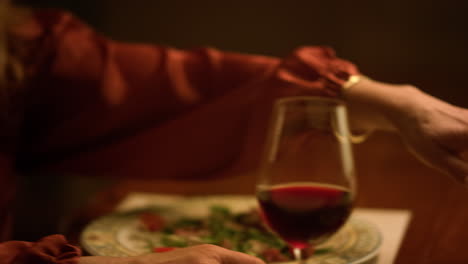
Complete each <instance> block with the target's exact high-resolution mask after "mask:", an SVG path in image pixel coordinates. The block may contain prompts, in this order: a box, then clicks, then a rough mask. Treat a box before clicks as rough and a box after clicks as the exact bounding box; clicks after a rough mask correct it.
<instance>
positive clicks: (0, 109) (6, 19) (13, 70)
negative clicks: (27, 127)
mask: <svg viewBox="0 0 468 264" xmlns="http://www.w3.org/2000/svg"><path fill="white" fill-rule="evenodd" d="M26 14H27V11H26V9H24V8H18V7H14V6H12V5H11V4H10V3H9V1H7V0H0V115H1V117H3V118H5V115H8V109H9V108H10V104H11V103H12V102H10V98H11V96H12V95H13V94H15V93H17V92H18V91H17V89H19V87H20V86H21V83H22V82H23V80H24V70H23V67H22V65H21V63H20V58H19V56H20V54H19V53H20V52H19V50H20V49H21V47H20V43H18V41H17V40H16V39H15V38H14V37H13V36H12V32H11V28H12V26H14V25H15V24H18V23H21V21H22V20H23V19H25V16H26Z"/></svg>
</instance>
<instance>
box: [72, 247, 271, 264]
mask: <svg viewBox="0 0 468 264" xmlns="http://www.w3.org/2000/svg"><path fill="white" fill-rule="evenodd" d="M78 263H79V264H179V263H180V264H265V263H264V262H263V261H262V260H260V259H258V258H256V257H253V256H250V255H247V254H244V253H240V252H236V251H232V250H228V249H225V248H222V247H218V246H214V245H199V246H193V247H187V248H181V249H175V250H172V251H170V252H165V253H153V254H148V255H143V256H137V257H124V258H118V257H81V258H80V260H79V261H78Z"/></svg>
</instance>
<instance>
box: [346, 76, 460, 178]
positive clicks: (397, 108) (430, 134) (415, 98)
mask: <svg viewBox="0 0 468 264" xmlns="http://www.w3.org/2000/svg"><path fill="white" fill-rule="evenodd" d="M345 97H346V98H347V99H348V101H349V103H350V106H351V107H350V108H351V111H353V108H354V109H357V111H355V113H358V114H355V118H354V119H356V120H357V121H356V122H355V123H357V124H358V125H357V127H364V128H365V129H383V130H393V131H396V132H397V133H399V134H400V136H401V137H402V139H403V140H404V142H405V143H406V145H407V146H408V148H409V149H410V151H411V152H413V153H414V154H415V155H416V156H417V157H418V158H419V159H420V160H422V161H423V162H424V163H426V164H427V165H429V166H430V167H433V168H436V169H438V170H440V171H442V172H444V173H446V174H449V175H451V176H453V177H454V178H455V179H456V180H457V181H458V182H462V183H464V184H468V179H467V177H468V162H467V160H463V158H462V156H461V155H462V153H463V152H467V151H468V110H467V109H463V108H460V107H456V106H453V105H450V104H448V103H446V102H444V101H441V100H439V99H437V98H435V97H432V96H430V95H428V94H426V93H424V92H422V91H421V90H419V89H417V88H415V87H413V86H410V85H391V84H385V83H380V82H376V81H373V80H367V79H364V80H362V81H360V82H359V83H358V84H357V85H355V86H353V87H351V88H350V89H349V90H347V91H345Z"/></svg>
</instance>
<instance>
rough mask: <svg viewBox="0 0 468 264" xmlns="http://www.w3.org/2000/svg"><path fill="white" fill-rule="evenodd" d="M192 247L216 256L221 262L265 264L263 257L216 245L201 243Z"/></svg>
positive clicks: (218, 261) (223, 263) (225, 263)
mask: <svg viewBox="0 0 468 264" xmlns="http://www.w3.org/2000/svg"><path fill="white" fill-rule="evenodd" d="M192 248H193V249H195V250H197V251H199V252H201V253H205V254H206V255H208V256H211V257H213V258H215V259H216V260H217V263H219V264H265V262H263V261H262V260H261V259H259V258H256V257H254V256H250V255H247V254H244V253H240V252H237V251H232V250H228V249H225V248H222V247H218V246H215V245H200V246H195V247H192Z"/></svg>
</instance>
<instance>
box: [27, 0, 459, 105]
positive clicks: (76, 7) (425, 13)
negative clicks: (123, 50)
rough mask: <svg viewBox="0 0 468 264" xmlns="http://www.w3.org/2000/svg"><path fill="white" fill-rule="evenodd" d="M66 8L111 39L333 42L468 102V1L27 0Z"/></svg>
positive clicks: (370, 64)
mask: <svg viewBox="0 0 468 264" xmlns="http://www.w3.org/2000/svg"><path fill="white" fill-rule="evenodd" d="M22 2H23V3H26V4H29V5H33V6H36V7H54V8H63V9H67V10H69V11H71V12H73V13H74V14H75V15H77V16H78V17H80V18H81V19H83V20H84V21H86V22H87V23H89V24H91V25H92V26H93V27H94V28H95V29H96V30H97V31H99V32H102V33H103V34H105V35H107V36H108V37H110V38H113V39H116V40H121V41H128V42H151V43H157V44H163V45H170V46H175V47H179V48H191V47H195V46H213V47H216V48H219V49H223V50H230V51H238V52H247V53H259V54H267V55H273V56H284V55H286V54H287V53H288V52H289V51H291V50H292V49H293V48H295V47H297V46H300V45H327V46H331V47H333V48H334V49H335V50H336V51H337V53H338V55H339V56H340V57H342V58H345V59H349V60H351V61H353V62H355V63H356V64H357V65H358V66H359V67H360V69H361V71H362V72H363V73H364V74H367V75H368V76H370V77H372V78H374V79H378V80H382V81H387V82H395V83H411V84H414V85H416V86H418V87H420V88H421V89H423V90H425V91H427V92H429V93H431V94H433V95H435V96H437V97H440V98H442V99H444V100H447V101H449V102H451V103H454V104H457V105H460V106H465V107H468V100H466V96H467V92H466V89H467V88H468V87H467V86H468V85H467V81H466V76H468V50H467V47H468V45H467V44H468V33H467V25H468V18H467V15H466V14H467V11H468V3H467V2H466V1H461V0H459V1H454V0H445V1H431V0H429V1H423V0H393V1H374V0H364V1H339V0H328V1H323V0H322V1H318V0H317V1H314V0H307V1H302V0H301V1H265V0H250V1H245V0H242V1H216V0H198V1H187V0H172V1H157V0H133V1H128V0H94V1H93V0H80V1H76V0H75V1H72V0H68V1H65V0H61V1H60V0H36V1H32V0H27V1H24V0H23V1H22Z"/></svg>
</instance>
